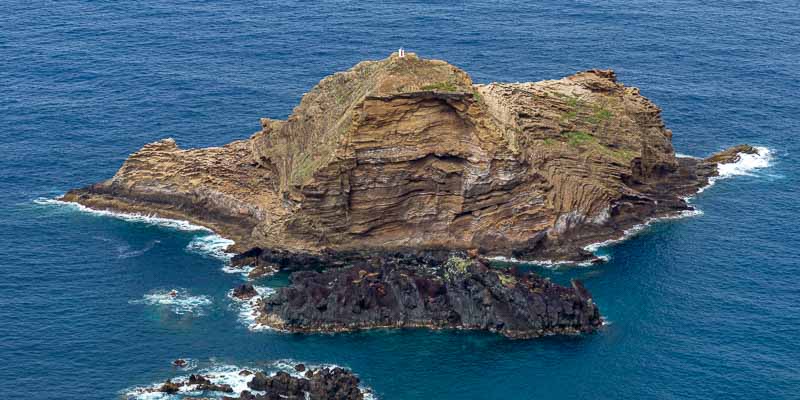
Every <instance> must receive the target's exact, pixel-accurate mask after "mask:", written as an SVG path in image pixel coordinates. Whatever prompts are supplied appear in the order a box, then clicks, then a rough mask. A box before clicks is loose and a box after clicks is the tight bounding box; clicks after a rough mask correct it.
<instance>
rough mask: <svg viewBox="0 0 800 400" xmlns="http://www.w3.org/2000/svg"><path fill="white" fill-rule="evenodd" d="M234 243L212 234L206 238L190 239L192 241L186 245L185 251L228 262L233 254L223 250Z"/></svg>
mask: <svg viewBox="0 0 800 400" xmlns="http://www.w3.org/2000/svg"><path fill="white" fill-rule="evenodd" d="M234 243H235V242H234V241H233V240H230V239H226V238H224V237H222V236H220V235H217V234H216V233H213V234H210V235H206V236H198V237H196V238H194V239H192V241H191V242H189V244H188V245H186V250H188V251H190V252H193V253H197V254H202V255H206V256H210V257H214V258H217V259H220V260H222V261H230V259H231V257H233V254H232V253H228V252H226V251H225V250H226V249H227V248H228V247H230V246H231V245H233V244H234ZM223 270H224V268H223Z"/></svg>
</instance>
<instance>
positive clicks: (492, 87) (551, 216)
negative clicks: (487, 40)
mask: <svg viewBox="0 0 800 400" xmlns="http://www.w3.org/2000/svg"><path fill="white" fill-rule="evenodd" d="M670 139H671V132H670V131H669V130H667V129H666V128H665V127H664V124H663V122H662V120H661V118H660V110H659V108H658V107H657V106H655V105H654V104H653V103H652V102H650V101H649V100H647V99H646V98H644V97H643V96H641V95H640V94H639V91H638V89H636V88H631V87H626V86H624V85H622V84H620V83H619V82H617V80H616V76H615V74H614V73H613V72H611V71H598V70H592V71H587V72H582V73H579V74H576V75H573V76H570V77H567V78H564V79H560V80H553V81H542V82H536V83H492V84H484V85H476V84H473V83H472V81H471V80H470V78H469V76H468V75H467V74H466V73H465V72H463V71H461V70H459V69H458V68H456V67H453V66H452V65H449V64H447V63H445V62H443V61H436V60H425V59H421V58H418V57H416V56H415V55H413V54H408V55H407V56H406V57H403V58H400V57H397V56H396V55H393V56H391V57H389V58H387V59H384V60H380V61H365V62H362V63H359V64H358V65H356V66H355V67H353V68H352V69H351V70H349V71H346V72H341V73H336V74H334V75H332V76H330V77H327V78H325V79H323V80H322V81H321V82H320V83H319V84H318V85H317V86H316V87H315V88H314V89H312V90H311V91H310V92H308V93H307V94H306V95H305V96H304V97H303V100H302V101H301V103H300V105H299V106H298V107H297V108H296V109H295V110H294V112H293V113H292V115H291V116H289V118H288V119H287V120H284V121H281V120H272V119H263V120H262V130H261V131H259V132H257V133H256V134H255V135H253V136H252V137H251V138H250V139H248V140H241V141H237V142H233V143H231V144H229V145H226V146H223V147H220V148H208V149H194V150H181V149H179V148H178V147H177V145H176V144H175V142H174V141H172V140H170V139H165V140H162V141H160V142H156V143H153V144H149V145H146V146H145V147H144V148H142V149H141V150H140V151H138V152H136V153H134V154H133V155H131V157H130V158H129V159H128V160H127V161H126V162H125V164H124V165H123V166H122V168H121V169H120V170H119V171H118V172H117V174H116V175H115V176H114V177H113V178H112V179H110V180H108V181H105V182H102V183H99V184H96V185H93V186H90V187H87V188H84V189H79V190H74V191H71V192H69V193H68V194H67V195H66V196H65V199H66V200H69V201H76V202H79V203H82V204H85V205H87V206H90V207H96V208H110V209H115V210H120V211H133V212H147V213H156V214H159V215H162V216H166V217H176V218H184V219H189V220H191V221H194V222H198V223H201V224H204V225H207V226H210V227H212V228H214V229H216V230H218V231H219V232H220V233H222V234H223V235H226V236H229V237H231V238H233V239H235V240H236V242H237V250H239V251H243V250H246V249H248V248H250V247H255V246H259V247H262V248H270V249H281V250H287V251H296V252H312V253H313V252H317V253H319V252H322V251H326V250H330V251H349V250H364V249H378V250H393V249H400V248H416V249H442V248H446V249H479V251H480V252H481V253H482V254H486V255H497V256H516V257H523V258H550V259H575V260H577V259H583V258H586V257H587V254H586V253H585V252H582V251H581V250H580V248H581V246H582V245H583V244H585V243H586V242H588V241H592V240H598V239H603V238H607V237H608V236H613V235H615V234H618V233H619V232H620V231H621V230H623V229H625V228H627V227H629V225H630V224H633V223H637V222H641V220H643V219H645V218H648V217H652V216H657V215H659V214H665V213H669V212H674V211H679V210H681V209H686V208H688V206H687V205H686V203H685V202H684V201H683V200H681V198H680V195H684V194H686V193H683V192H687V191H688V192H691V190H692V188H693V187H694V188H696V187H697V186H699V185H700V184H702V180H703V179H705V178H706V177H707V176H708V175H713V173H714V167H713V163H712V164H710V165H711V167H710V168H706V169H702V168H697V164H698V163H699V162H698V161H697V160H679V159H676V158H675V155H674V152H673V149H672V145H671V142H670ZM712 161H713V159H712ZM679 192H680V193H679Z"/></svg>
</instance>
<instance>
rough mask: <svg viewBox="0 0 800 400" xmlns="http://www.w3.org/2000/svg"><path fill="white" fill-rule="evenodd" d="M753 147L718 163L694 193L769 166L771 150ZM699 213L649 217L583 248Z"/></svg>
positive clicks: (590, 248) (591, 248)
mask: <svg viewBox="0 0 800 400" xmlns="http://www.w3.org/2000/svg"><path fill="white" fill-rule="evenodd" d="M755 149H756V154H746V153H739V159H738V160H737V161H736V162H733V163H726V164H718V165H717V170H718V171H719V175H718V176H715V177H712V178H710V179H709V180H708V185H706V186H704V187H702V188H700V189H699V190H698V191H697V193H696V194H695V195H697V194H699V193H702V192H703V191H704V190H706V189H708V188H709V187H711V186H713V185H714V183H716V181H718V180H720V179H726V178H730V177H733V176H743V175H744V176H755V174H753V171H755V170H758V169H763V168H767V167H769V166H770V165H771V163H772V158H773V157H772V156H773V153H772V151H771V150H770V149H768V148H766V147H755ZM676 156H677V155H676ZM695 195H692V196H687V197H684V198H683V200H685V201H686V203H687V204H688V203H691V201H692V200H693V198H694V196H695ZM699 215H703V211H701V210H698V209H695V208H693V209H691V210H684V211H681V212H679V213H676V214H673V215H668V216H664V217H659V218H650V219H648V220H647V221H645V222H644V223H642V224H638V225H635V226H633V227H631V228H629V229H627V230H625V231H624V232H623V234H622V235H621V236H620V237H619V238H617V239H609V240H606V241H603V242H599V243H592V244H589V245H587V246H584V248H583V249H584V250H586V251H589V252H591V253H596V252H597V251H598V250H599V249H600V248H603V247H607V246H610V245H612V244H616V243H619V242H622V241H625V240H627V239H629V238H631V237H633V236H636V235H637V234H639V233H641V232H642V231H644V230H646V229H647V228H648V227H649V226H650V225H652V224H653V223H655V222H658V221H665V220H673V219H681V218H687V217H694V216H699ZM595 255H597V254H595ZM598 257H606V259H607V260H608V259H609V258H608V256H607V255H598Z"/></svg>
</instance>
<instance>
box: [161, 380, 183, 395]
mask: <svg viewBox="0 0 800 400" xmlns="http://www.w3.org/2000/svg"><path fill="white" fill-rule="evenodd" d="M181 386H183V384H180V385H179V384H177V383H174V382H172V381H171V380H169V379H167V381H166V382H164V384H163V385H161V388H160V389H158V391H159V392H163V393H169V394H173V393H178V390H180V388H181Z"/></svg>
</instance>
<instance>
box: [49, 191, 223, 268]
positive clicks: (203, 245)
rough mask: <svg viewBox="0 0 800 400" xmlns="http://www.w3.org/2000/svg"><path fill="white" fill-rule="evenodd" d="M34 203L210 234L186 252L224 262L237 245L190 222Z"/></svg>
mask: <svg viewBox="0 0 800 400" xmlns="http://www.w3.org/2000/svg"><path fill="white" fill-rule="evenodd" d="M33 202H34V203H36V204H40V205H56V206H60V207H65V208H69V209H73V210H75V211H80V212H85V213H87V214H92V215H97V216H102V217H111V218H116V219H121V220H123V221H127V222H134V223H143V224H147V225H152V226H160V227H165V228H170V229H175V230H179V231H187V232H208V233H209V234H207V235H204V236H198V237H196V238H194V239H192V241H191V242H190V243H189V244H188V245H187V246H186V250H188V251H190V252H193V253H197V254H201V255H207V256H210V257H214V258H217V259H220V260H222V261H229V260H230V259H231V257H232V256H233V254H231V253H227V252H226V251H225V250H226V249H227V248H228V247H229V246H231V245H233V244H234V243H235V242H234V241H233V240H230V239H227V238H224V237H222V236H220V235H218V234H216V233H214V231H212V230H211V229H209V228H206V227H204V226H200V225H195V224H193V223H191V222H189V221H184V220H179V219H171V218H161V217H156V216H154V215H143V214H130V213H121V212H115V211H108V210H95V209H93V208H89V207H86V206H84V205H82V204H78V203H73V202H68V201H62V200H59V199H58V198H55V199H48V198H43V197H40V198H38V199H36V200H34V201H33ZM148 250H149V249H148Z"/></svg>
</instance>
